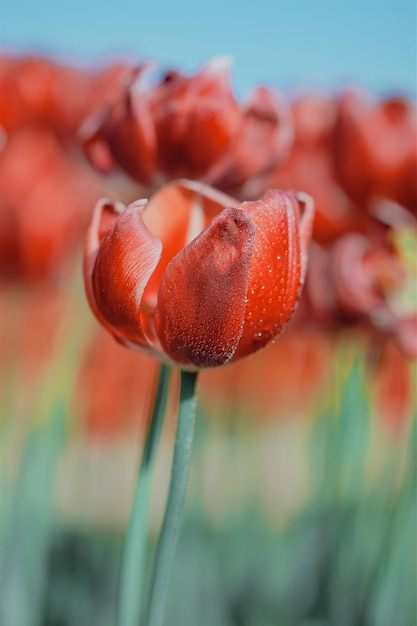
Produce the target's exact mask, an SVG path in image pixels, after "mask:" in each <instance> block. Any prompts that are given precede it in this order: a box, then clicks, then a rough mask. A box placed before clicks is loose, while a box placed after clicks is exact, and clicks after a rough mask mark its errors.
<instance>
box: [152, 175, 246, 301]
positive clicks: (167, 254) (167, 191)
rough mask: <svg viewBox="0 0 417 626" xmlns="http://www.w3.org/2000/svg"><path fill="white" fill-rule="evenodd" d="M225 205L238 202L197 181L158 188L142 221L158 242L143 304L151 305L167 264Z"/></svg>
mask: <svg viewBox="0 0 417 626" xmlns="http://www.w3.org/2000/svg"><path fill="white" fill-rule="evenodd" d="M225 206H229V207H238V206H239V202H238V201H237V200H235V199H234V198H231V197H230V196H227V195H225V194H223V193H221V192H220V191H217V190H216V189H212V188H211V187H208V186H207V185H203V184H202V183H199V182H194V181H188V180H181V181H178V182H175V183H169V184H167V185H164V186H163V187H161V188H160V189H159V190H158V191H157V192H156V193H155V194H154V195H153V196H152V197H151V198H150V200H149V202H148V204H147V205H146V208H145V210H144V212H143V220H144V222H145V224H146V226H147V227H148V228H149V230H150V231H151V232H152V233H153V234H154V235H156V236H157V237H158V239H160V240H161V242H162V254H161V258H160V261H159V263H158V265H157V267H156V269H155V271H154V272H153V274H152V277H151V279H150V281H149V283H148V284H147V286H146V289H145V292H144V295H143V303H144V304H145V305H146V306H147V307H148V308H153V309H154V308H155V307H156V303H157V299H158V289H159V285H160V283H161V279H162V275H163V273H164V272H165V268H166V266H167V265H168V263H169V262H170V261H171V260H172V259H173V258H174V256H175V255H176V254H178V253H179V252H180V251H181V250H182V249H183V248H185V246H186V245H187V244H189V243H190V242H191V241H192V240H193V239H194V238H195V237H197V235H199V234H200V233H201V232H202V230H204V228H206V226H208V224H209V223H210V222H211V220H212V219H213V218H214V217H215V216H216V215H218V214H219V213H220V212H221V211H222V210H223V209H224V207H225Z"/></svg>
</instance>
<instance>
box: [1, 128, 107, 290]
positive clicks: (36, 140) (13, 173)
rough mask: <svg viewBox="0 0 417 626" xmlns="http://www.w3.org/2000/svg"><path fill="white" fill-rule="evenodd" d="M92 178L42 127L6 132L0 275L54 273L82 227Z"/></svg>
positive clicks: (94, 194)
mask: <svg viewBox="0 0 417 626" xmlns="http://www.w3.org/2000/svg"><path fill="white" fill-rule="evenodd" d="M98 197H99V187H98V181H97V179H96V176H95V175H94V173H92V172H89V171H88V170H87V169H86V168H85V167H84V166H83V165H82V164H81V163H78V162H77V161H76V160H71V159H69V158H68V156H67V154H66V152H65V150H64V149H63V148H62V146H61V144H60V143H59V141H58V140H57V139H56V138H55V136H54V135H53V134H51V133H50V132H49V131H48V130H46V129H40V128H34V127H29V126H26V127H24V128H22V129H20V130H19V131H16V132H14V133H12V134H11V135H10V136H9V137H8V139H7V142H6V145H5V146H4V148H3V150H2V151H1V152H0V218H1V224H2V227H1V229H0V244H1V245H0V275H1V276H3V277H4V276H8V277H13V276H14V277H23V276H24V277H27V278H35V277H41V276H44V277H46V276H49V277H51V276H56V275H57V273H58V272H59V271H60V268H62V265H63V264H65V262H66V260H67V259H68V257H69V255H70V254H71V252H72V251H73V250H74V246H75V245H76V244H77V243H78V242H79V241H80V238H81V235H82V234H83V233H84V231H85V228H86V226H87V221H88V220H87V208H88V207H89V206H91V204H92V203H94V202H95V201H97V198H98Z"/></svg>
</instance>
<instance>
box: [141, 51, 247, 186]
mask: <svg viewBox="0 0 417 626" xmlns="http://www.w3.org/2000/svg"><path fill="white" fill-rule="evenodd" d="M229 65H230V63H229V62H228V61H227V60H225V59H215V60H214V61H212V62H211V63H208V64H207V65H205V66H204V67H203V68H202V69H201V70H200V72H198V73H197V74H196V75H195V76H192V77H191V78H188V77H185V76H182V75H180V74H178V73H177V72H169V73H168V74H167V75H166V76H165V79H164V80H163V81H161V83H160V84H158V85H157V86H156V88H155V89H154V90H153V91H152V92H151V94H150V100H151V108H152V117H153V120H154V123H155V129H156V135H157V138H158V163H159V167H160V169H161V170H162V172H164V173H165V174H166V175H167V176H169V177H170V178H178V177H181V176H186V177H188V178H201V177H202V176H203V175H204V174H205V173H206V172H207V170H208V168H209V167H210V165H212V164H213V163H214V162H215V161H216V160H217V159H218V158H219V157H220V156H221V155H222V154H223V151H224V149H225V148H226V146H227V145H228V143H229V142H230V140H231V138H232V136H233V134H234V133H235V132H236V130H237V128H238V125H239V122H240V109H239V105H238V104H237V102H236V100H235V98H234V96H233V92H232V87H231V83H230V75H229Z"/></svg>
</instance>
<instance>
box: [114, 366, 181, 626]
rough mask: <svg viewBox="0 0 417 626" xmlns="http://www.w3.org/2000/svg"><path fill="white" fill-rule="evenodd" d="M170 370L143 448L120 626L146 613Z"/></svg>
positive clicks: (163, 375)
mask: <svg viewBox="0 0 417 626" xmlns="http://www.w3.org/2000/svg"><path fill="white" fill-rule="evenodd" d="M169 375H170V369H169V367H168V366H167V365H162V366H161V371H160V374H159V380H158V387H157V392H156V398H155V405H154V409H153V413H152V418H151V422H150V426H149V430H148V433H147V435H146V440H145V445H144V448H143V454H142V462H141V466H140V470H139V474H138V480H137V483H136V491H135V495H134V500H133V506H132V511H131V514H130V519H129V526H128V529H127V533H126V538H125V544H124V548H123V555H122V564H121V572H120V592H119V605H118V618H119V619H118V626H138V624H139V620H140V615H141V612H142V606H141V604H142V596H143V591H144V587H145V585H144V580H145V576H144V573H145V571H144V570H145V565H146V546H147V539H148V519H149V503H150V494H151V487H152V476H153V470H154V465H155V458H156V451H157V448H158V443H159V439H160V435H161V432H162V426H163V423H164V415H165V409H166V404H167V395H168V387H169Z"/></svg>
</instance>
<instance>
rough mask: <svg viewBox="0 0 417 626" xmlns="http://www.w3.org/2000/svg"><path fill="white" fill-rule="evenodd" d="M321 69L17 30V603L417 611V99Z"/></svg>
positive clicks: (6, 198)
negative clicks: (248, 73) (25, 48)
mask: <svg viewBox="0 0 417 626" xmlns="http://www.w3.org/2000/svg"><path fill="white" fill-rule="evenodd" d="M302 87H303V85H300V86H299V88H298V90H297V92H296V93H295V92H294V93H291V92H289V91H284V90H280V89H279V87H276V86H270V85H265V84H260V85H254V86H253V89H252V91H251V92H250V93H249V94H248V95H247V96H246V97H243V98H240V97H238V96H237V95H236V90H235V88H234V82H233V73H232V71H231V68H230V64H229V63H228V61H227V60H225V59H224V58H219V59H212V60H208V61H207V62H206V63H205V64H203V65H202V66H200V67H198V68H196V69H195V71H194V72H193V73H185V72H183V71H182V70H181V69H180V68H176V67H169V68H166V67H160V66H158V65H157V64H156V63H155V62H153V61H152V62H151V61H148V60H140V59H138V60H137V62H136V63H133V62H114V63H113V64H112V63H110V62H108V63H103V64H101V65H98V64H97V65H94V66H93V65H91V67H85V66H84V67H82V68H81V67H79V66H77V64H76V63H75V62H74V63H73V64H70V63H64V62H62V61H58V60H56V59H53V58H49V57H46V56H45V57H43V56H37V55H32V56H31V55H17V54H12V53H2V54H1V55H0V93H1V97H0V433H1V435H0V580H1V584H0V624H2V625H3V624H4V625H5V626H197V625H198V626H413V625H414V624H416V621H417V593H416V589H417V500H416V495H417V483H416V477H417V467H416V458H417V454H416V453H417V447H416V446H417V403H416V373H417V366H416V363H417V258H416V251H417V180H416V176H417V135H416V131H417V108H416V103H415V102H414V101H413V100H412V99H411V98H410V97H408V96H405V95H403V94H400V93H393V94H390V95H386V96H381V95H379V94H374V93H371V92H368V91H365V90H363V89H359V88H356V87H354V86H349V87H346V88H343V89H339V90H338V91H336V90H335V91H333V92H330V91H327V92H324V91H315V90H313V89H305V90H303V89H302Z"/></svg>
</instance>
